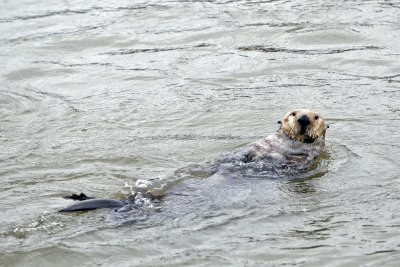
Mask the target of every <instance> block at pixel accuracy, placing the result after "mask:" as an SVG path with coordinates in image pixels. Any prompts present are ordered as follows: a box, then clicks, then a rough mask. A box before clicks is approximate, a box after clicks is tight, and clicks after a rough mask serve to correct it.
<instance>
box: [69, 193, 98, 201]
mask: <svg viewBox="0 0 400 267" xmlns="http://www.w3.org/2000/svg"><path fill="white" fill-rule="evenodd" d="M63 198H65V199H73V200H79V201H82V200H87V199H94V197H88V196H87V195H85V194H84V193H81V194H80V195H77V194H72V195H67V196H64V197H63Z"/></svg>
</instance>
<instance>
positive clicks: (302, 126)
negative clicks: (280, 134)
mask: <svg viewBox="0 0 400 267" xmlns="http://www.w3.org/2000/svg"><path fill="white" fill-rule="evenodd" d="M281 128H282V129H283V131H284V132H285V133H286V134H287V135H288V136H290V137H291V138H293V139H295V140H297V141H300V142H304V143H313V142H314V141H315V140H316V139H319V140H321V139H322V140H324V138H325V132H326V128H327V126H326V124H325V122H324V119H323V118H322V117H321V116H319V115H318V114H317V113H315V112H314V111H312V110H309V109H293V110H292V111H290V112H289V113H287V114H286V116H285V117H284V118H283V120H282V127H281Z"/></svg>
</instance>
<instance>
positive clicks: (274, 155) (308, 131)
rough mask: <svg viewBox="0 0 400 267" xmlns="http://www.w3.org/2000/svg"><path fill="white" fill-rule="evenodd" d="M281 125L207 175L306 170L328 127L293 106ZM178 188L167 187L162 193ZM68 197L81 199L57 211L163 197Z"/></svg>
mask: <svg viewBox="0 0 400 267" xmlns="http://www.w3.org/2000/svg"><path fill="white" fill-rule="evenodd" d="M278 123H279V124H281V126H280V128H279V129H278V130H277V131H276V132H275V133H274V134H272V135H270V136H267V137H265V138H262V139H260V140H258V141H255V142H253V143H250V144H248V145H245V146H243V147H241V148H238V149H237V150H234V151H233V152H230V153H227V154H225V155H224V156H223V157H222V158H220V159H219V160H217V161H215V162H213V163H212V164H210V165H209V166H208V168H207V170H208V176H212V175H214V174H216V173H219V174H237V173H241V174H242V175H251V176H258V177H259V176H263V177H268V176H271V175H272V174H274V173H281V174H282V173H283V174H285V173H288V172H289V173H290V172H301V171H305V170H307V168H309V167H310V166H311V164H312V163H313V162H314V160H315V158H316V157H317V156H318V155H320V153H321V152H322V151H323V149H324V147H325V132H326V129H327V128H328V126H327V125H326V124H325V122H324V119H323V118H322V117H321V116H319V115H318V114H317V113H315V112H314V111H311V110H308V109H294V110H291V111H290V112H288V113H287V114H286V115H285V117H284V118H283V120H282V121H279V122H278ZM174 189H179V185H175V186H172V187H169V188H168V189H166V190H165V194H166V195H168V193H169V192H173V191H174ZM68 198H71V199H76V200H83V201H80V202H78V203H75V204H72V205H70V206H68V207H66V208H64V209H61V210H60V212H68V211H82V210H90V209H99V208H121V207H123V206H125V205H129V204H131V205H142V206H143V205H149V203H150V205H151V203H153V202H154V201H156V202H159V201H160V199H162V198H163V196H162V195H161V197H160V196H157V197H156V196H155V195H154V194H152V193H151V192H137V193H135V194H133V195H132V196H130V197H129V198H127V199H126V200H116V199H91V198H89V197H87V196H86V195H84V194H81V195H80V196H78V195H71V196H68Z"/></svg>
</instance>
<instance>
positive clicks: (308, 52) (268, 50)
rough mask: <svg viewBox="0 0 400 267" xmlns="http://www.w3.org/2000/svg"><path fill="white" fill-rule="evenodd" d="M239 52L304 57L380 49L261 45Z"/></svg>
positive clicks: (242, 48) (248, 47)
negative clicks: (302, 47) (285, 54)
mask: <svg viewBox="0 0 400 267" xmlns="http://www.w3.org/2000/svg"><path fill="white" fill-rule="evenodd" d="M237 49H238V50H240V51H257V52H264V53H277V52H281V53H289V54H304V55H324V54H340V53H345V52H350V51H361V50H378V49H382V48H381V47H378V46H359V47H348V48H336V49H335V48H330V49H291V48H281V47H272V46H263V45H252V46H240V47H237Z"/></svg>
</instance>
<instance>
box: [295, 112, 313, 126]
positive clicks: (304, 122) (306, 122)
mask: <svg viewBox="0 0 400 267" xmlns="http://www.w3.org/2000/svg"><path fill="white" fill-rule="evenodd" d="M297 121H298V122H299V123H300V125H301V126H303V127H305V126H307V125H309V124H310V123H311V122H310V118H309V117H308V116H307V115H302V116H301V117H300V118H298V119H297Z"/></svg>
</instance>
